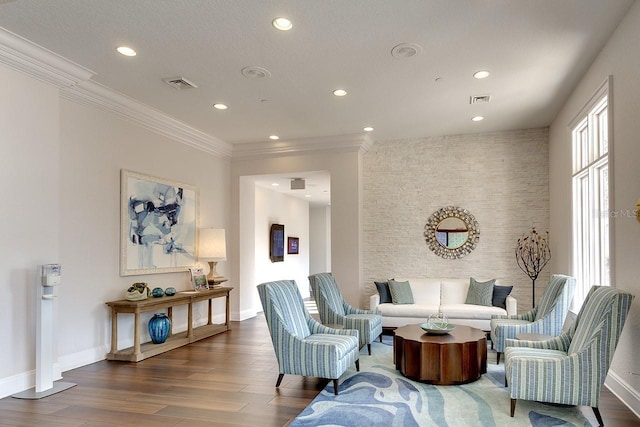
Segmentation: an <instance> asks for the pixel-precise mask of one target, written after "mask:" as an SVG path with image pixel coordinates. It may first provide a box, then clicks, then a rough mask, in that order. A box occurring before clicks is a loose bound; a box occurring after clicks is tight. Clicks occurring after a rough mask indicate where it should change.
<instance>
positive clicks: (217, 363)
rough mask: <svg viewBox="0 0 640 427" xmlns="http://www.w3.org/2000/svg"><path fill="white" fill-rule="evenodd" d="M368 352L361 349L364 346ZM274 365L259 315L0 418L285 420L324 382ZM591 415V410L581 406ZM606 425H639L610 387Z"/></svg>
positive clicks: (77, 373) (15, 421)
mask: <svg viewBox="0 0 640 427" xmlns="http://www.w3.org/2000/svg"><path fill="white" fill-rule="evenodd" d="M362 354H363V356H362V357H366V355H365V354H366V350H363V353H362ZM277 377H278V367H277V363H276V360H275V355H274V353H273V348H272V345H271V339H270V337H269V332H268V330H267V327H266V323H265V320H264V318H263V317H262V316H259V317H257V318H254V319H249V320H245V321H244V322H240V323H239V322H232V330H231V331H229V332H227V333H224V334H221V335H217V336H214V337H211V338H207V339H205V340H202V341H198V342H196V343H193V344H190V345H188V346H185V347H181V348H178V349H175V350H172V351H170V352H167V353H163V354H161V355H158V356H155V357H152V358H150V359H147V360H143V361H141V362H138V363H128V362H107V361H101V362H97V363H94V364H91V365H88V366H84V367H82V368H78V369H74V370H71V371H68V372H65V373H64V381H66V382H73V383H77V386H76V387H73V388H71V389H68V390H66V391H64V392H62V393H58V394H55V395H52V396H49V397H46V398H43V399H40V400H22V399H15V398H12V397H7V398H4V399H0V426H1V427H5V426H53V427H57V426H87V427H88V426H90V427H104V426H134V425H135V426H139V427H142V426H190V427H191V426H194V427H200V426H261V427H262V426H283V425H286V424H287V423H288V422H290V421H291V420H292V419H293V418H295V416H296V415H297V414H299V413H300V412H301V411H302V409H303V408H305V407H306V406H307V405H308V404H309V402H311V400H313V398H314V397H315V396H316V395H317V394H318V392H319V391H320V390H322V389H323V388H324V386H325V385H326V381H325V380H319V379H316V378H303V377H298V376H293V375H286V376H285V377H284V380H283V383H282V385H281V387H280V388H279V389H276V388H275V387H274V385H275V382H276V379H277ZM584 412H585V414H586V415H587V417H588V418H589V419H590V421H592V422H595V417H594V416H593V412H591V410H590V408H585V411H584ZM600 412H601V413H602V416H603V418H604V422H605V425H607V426H608V427H622V426H625V427H627V426H640V420H639V419H638V418H637V417H635V416H634V415H633V413H632V412H631V411H629V409H627V408H626V407H625V406H624V405H623V404H622V403H620V401H618V400H617V399H616V398H615V396H613V395H612V394H611V393H610V392H609V391H608V390H606V389H605V390H604V391H603V399H602V405H601V406H600Z"/></svg>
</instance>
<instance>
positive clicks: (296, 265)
mask: <svg viewBox="0 0 640 427" xmlns="http://www.w3.org/2000/svg"><path fill="white" fill-rule="evenodd" d="M255 194H256V202H255V243H254V247H255V254H256V259H255V267H256V275H255V286H257V285H258V284H260V283H264V282H270V281H274V280H295V281H296V283H297V285H298V289H300V294H301V295H302V297H303V298H306V297H308V296H309V279H308V276H309V202H306V201H304V200H300V199H297V198H295V197H291V196H287V195H284V194H282V193H278V192H275V191H271V190H269V189H265V188H261V187H257V188H256V191H255ZM271 224H284V237H285V238H284V241H285V249H284V261H282V262H271V259H270V258H269V231H270V227H271ZM287 237H298V238H299V239H300V240H299V244H300V246H299V254H298V255H289V254H287V246H286V245H287ZM253 293H254V296H253V298H254V306H253V308H254V310H255V312H256V313H257V312H259V311H262V305H261V303H260V298H259V297H258V291H257V290H255V287H254V292H253Z"/></svg>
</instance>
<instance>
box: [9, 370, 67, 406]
mask: <svg viewBox="0 0 640 427" xmlns="http://www.w3.org/2000/svg"><path fill="white" fill-rule="evenodd" d="M52 369H53V374H52V378H53V380H54V381H58V380H59V379H61V378H62V376H61V375H60V364H58V363H55V364H54V365H53V368H52ZM35 386H36V371H35V369H34V370H31V371H28V372H23V373H20V374H17V375H13V376H11V377H7V378H2V379H0V399H2V398H4V397H7V396H11V395H13V394H16V393H20V392H22V391H25V390H29V389H30V388H34V387H35Z"/></svg>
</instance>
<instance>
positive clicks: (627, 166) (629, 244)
mask: <svg viewBox="0 0 640 427" xmlns="http://www.w3.org/2000/svg"><path fill="white" fill-rule="evenodd" d="M638 45H640V3H639V2H635V3H634V5H633V6H632V7H631V9H630V10H629V12H628V13H627V15H626V16H625V18H624V20H623V21H622V22H621V24H620V25H619V26H618V28H617V30H616V31H615V32H614V33H613V35H612V36H611V39H610V40H609V41H608V42H607V44H606V45H605V47H604V48H603V49H602V51H601V52H600V54H599V55H598V57H597V58H596V60H595V61H594V63H593V65H592V66H591V68H590V69H589V71H588V72H587V73H586V75H585V76H584V77H583V78H582V80H581V81H580V83H579V84H578V86H577V87H576V88H575V90H574V91H573V93H572V94H571V96H570V98H569V99H568V101H567V102H566V104H565V105H564V107H563V108H562V110H561V111H560V113H559V114H558V116H557V117H556V119H555V120H554V121H553V124H552V125H551V128H550V138H549V140H550V173H549V184H550V208H551V235H552V236H554V239H553V241H552V243H553V245H552V251H553V253H554V254H556V255H555V256H554V258H553V259H552V260H551V262H552V266H551V267H552V269H554V270H567V271H568V270H570V268H571V135H570V131H569V128H568V125H569V123H570V122H571V120H572V119H573V118H574V117H575V116H576V115H577V114H578V113H579V111H580V109H581V108H582V107H583V106H584V105H585V104H586V103H587V101H588V100H589V98H590V97H591V95H592V94H593V93H594V92H595V90H596V89H597V88H598V87H599V86H600V85H601V84H602V83H603V82H604V81H605V79H606V78H607V76H609V75H611V76H613V94H611V99H610V101H609V108H610V114H613V141H612V150H611V154H610V161H611V163H612V171H611V172H612V173H611V174H610V177H611V178H610V179H612V180H613V195H612V198H611V206H610V209H611V211H612V212H613V213H619V214H621V213H624V212H630V211H633V209H634V206H635V203H636V200H638V198H639V197H640V167H639V166H638V164H639V162H640V143H639V142H638V135H640V120H638V112H639V111H640V79H639V76H640V55H638V54H637V52H638ZM611 224H612V226H613V228H614V236H613V243H612V244H613V256H614V259H613V264H612V265H613V277H614V281H613V285H614V286H615V287H617V288H619V289H623V290H626V291H629V292H631V293H632V294H634V295H636V299H635V301H634V303H633V305H632V307H631V312H630V318H629V319H628V320H627V324H626V325H625V329H624V331H623V335H622V337H621V340H620V343H619V345H618V348H617V350H616V354H615V356H614V360H613V365H612V367H611V370H610V372H609V376H608V378H607V383H606V384H607V385H608V386H609V387H610V388H611V389H612V390H613V391H614V393H616V394H618V395H619V396H620V397H621V398H622V399H623V401H625V402H627V403H628V405H629V406H630V407H631V408H632V409H633V410H634V411H635V412H636V414H640V376H638V375H632V374H631V372H635V373H640V362H639V361H638V357H637V355H638V354H640V280H639V279H638V259H639V255H638V254H639V253H640V224H639V223H638V222H637V221H636V220H635V219H634V218H631V217H629V216H625V215H615V214H614V215H612V216H611Z"/></svg>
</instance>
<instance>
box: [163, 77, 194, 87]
mask: <svg viewBox="0 0 640 427" xmlns="http://www.w3.org/2000/svg"><path fill="white" fill-rule="evenodd" d="M162 81H163V82H165V83H166V84H168V85H169V86H171V87H173V88H175V89H178V90H182V89H192V88H197V87H198V86H197V85H196V84H195V83H192V82H190V81H189V80H187V79H185V78H184V77H170V78H168V79H162Z"/></svg>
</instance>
